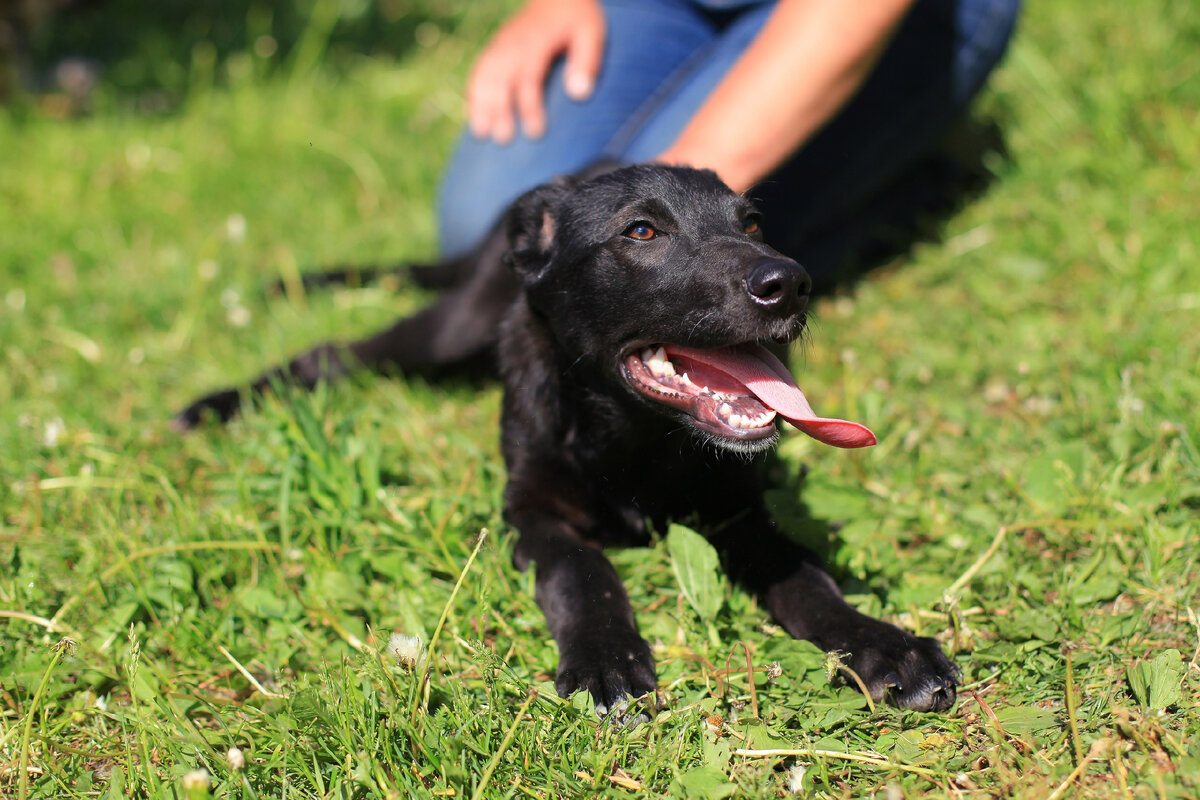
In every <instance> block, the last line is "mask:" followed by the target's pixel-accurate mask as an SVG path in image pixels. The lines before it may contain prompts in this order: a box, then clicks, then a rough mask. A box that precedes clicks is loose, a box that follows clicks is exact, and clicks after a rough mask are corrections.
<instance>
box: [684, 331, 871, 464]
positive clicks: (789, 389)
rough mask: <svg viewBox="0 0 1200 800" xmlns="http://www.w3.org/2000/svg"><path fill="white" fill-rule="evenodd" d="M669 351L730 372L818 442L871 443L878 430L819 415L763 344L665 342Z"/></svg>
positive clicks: (785, 368) (770, 406)
mask: <svg viewBox="0 0 1200 800" xmlns="http://www.w3.org/2000/svg"><path fill="white" fill-rule="evenodd" d="M666 350H667V355H668V356H670V355H672V354H678V355H681V356H683V357H684V358H689V359H691V360H693V361H697V362H699V363H701V364H705V365H706V366H709V367H712V368H713V369H717V370H720V371H721V372H724V373H726V374H727V375H730V376H731V377H733V378H735V379H736V380H737V381H738V382H740V383H742V384H744V385H745V386H746V388H747V389H749V390H750V391H751V392H753V393H754V395H755V396H756V397H757V398H758V399H759V400H761V401H762V402H763V405H765V406H767V408H770V409H772V410H773V411H775V412H776V413H777V414H779V416H781V417H783V418H784V419H786V420H787V421H788V422H790V423H792V424H793V425H795V426H796V427H797V428H799V429H800V430H802V431H804V432H805V433H807V434H808V435H809V436H811V437H813V438H814V439H816V440H817V441H819V442H824V443H825V444H831V445H833V446H834V447H870V446H871V445H873V444H875V434H873V433H871V431H870V430H869V429H868V428H867V427H866V426H865V425H860V424H858V423H857V422H849V421H847V420H844V419H830V418H828V417H818V416H817V414H816V412H815V411H813V409H812V406H810V405H809V404H808V399H807V398H806V397H805V396H804V392H802V391H800V387H799V386H797V385H796V380H795V378H793V377H792V374H791V373H790V372H788V368H787V367H785V366H784V365H783V363H782V362H781V361H780V360H779V359H778V358H776V357H775V356H773V355H772V354H771V353H770V352H769V351H767V350H766V349H764V348H762V347H757V346H749V347H742V348H736V349H735V348H729V347H727V348H722V349H720V350H694V349H692V348H690V347H679V346H676V345H667V346H666Z"/></svg>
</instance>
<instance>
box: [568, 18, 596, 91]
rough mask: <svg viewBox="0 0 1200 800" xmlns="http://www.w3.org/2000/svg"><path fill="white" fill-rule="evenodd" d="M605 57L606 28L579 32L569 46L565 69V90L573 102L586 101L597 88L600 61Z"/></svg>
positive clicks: (585, 29)
mask: <svg viewBox="0 0 1200 800" xmlns="http://www.w3.org/2000/svg"><path fill="white" fill-rule="evenodd" d="M603 55H604V28H603V25H602V24H601V26H600V27H599V28H598V29H588V28H586V27H585V28H584V29H582V30H580V31H577V32H576V33H575V35H574V36H573V37H572V38H571V42H570V44H568V45H567V61H566V65H565V66H564V68H563V88H564V89H566V92H567V96H568V97H570V98H571V99H572V100H586V99H588V98H589V97H591V96H592V90H593V89H594V88H595V87H596V76H597V75H598V74H599V73H600V61H601V59H602V57H603Z"/></svg>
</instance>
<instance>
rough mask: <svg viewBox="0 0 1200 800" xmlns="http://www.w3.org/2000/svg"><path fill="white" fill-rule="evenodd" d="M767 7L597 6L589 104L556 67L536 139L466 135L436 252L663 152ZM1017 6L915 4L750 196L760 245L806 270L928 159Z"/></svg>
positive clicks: (986, 67) (977, 0)
mask: <svg viewBox="0 0 1200 800" xmlns="http://www.w3.org/2000/svg"><path fill="white" fill-rule="evenodd" d="M772 6H773V3H772V2H761V1H759V2H744V1H743V2H738V1H737V0H726V1H725V2H721V0H709V1H708V2H699V1H698V0H697V1H696V2H689V1H688V0H604V10H605V15H606V20H607V24H608V36H607V40H606V44H605V52H604V60H603V61H602V66H601V70H600V75H599V77H598V79H597V82H596V87H595V90H594V92H593V94H592V96H591V97H590V98H589V99H588V100H586V101H584V102H576V101H574V100H572V99H570V98H569V97H567V95H566V94H565V92H564V91H563V88H562V76H561V64H560V65H559V66H558V67H556V68H555V69H554V71H552V73H551V75H550V77H549V82H548V85H547V87H546V116H547V127H546V132H545V134H544V135H543V136H542V137H541V138H540V139H528V138H525V137H523V136H521V135H520V133H518V135H517V137H516V138H515V139H514V140H513V141H512V142H511V143H509V144H507V145H497V144H495V143H494V142H491V141H481V140H478V139H475V138H473V137H471V135H470V134H469V133H467V134H464V135H463V137H462V139H461V140H460V142H459V144H458V147H457V149H456V151H455V153H454V155H453V157H452V159H451V161H450V165H449V167H448V169H447V171H446V174H445V176H444V178H443V183H442V187H441V193H440V197H439V203H438V221H439V236H440V247H441V251H442V255H444V256H447V257H453V256H456V255H461V254H462V253H463V252H465V251H466V250H469V249H470V248H471V247H473V246H474V245H475V244H476V243H477V242H478V241H479V240H480V239H482V237H483V236H484V235H486V233H487V232H488V230H490V228H491V227H492V225H493V224H494V223H495V222H496V220H497V219H498V217H499V215H500V214H501V213H502V212H503V210H504V209H505V207H507V206H508V204H509V203H511V202H512V200H514V199H515V198H516V197H517V196H519V195H520V194H521V193H522V192H524V191H525V190H527V189H530V188H532V187H534V186H537V185H538V184H541V183H544V182H546V181H547V180H549V179H551V178H553V177H554V176H556V175H561V174H566V173H571V172H575V171H578V170H580V169H582V168H583V167H585V166H587V165H588V164H591V163H592V162H594V161H597V160H599V159H602V158H604V159H612V160H616V161H621V162H637V161H645V160H649V159H652V158H654V157H655V156H656V155H657V154H658V153H660V152H662V151H663V150H665V149H666V148H667V146H668V145H670V144H671V143H672V142H673V141H674V139H675V137H676V136H677V135H678V134H679V132H680V131H681V130H682V129H683V127H684V125H685V124H686V123H687V122H688V120H689V119H690V118H691V117H692V115H693V114H694V113H695V111H696V110H697V109H698V108H699V106H700V105H701V103H703V101H704V99H705V98H706V97H707V96H708V94H709V93H710V92H711V91H712V89H713V88H714V87H715V86H716V85H717V83H718V82H719V81H720V80H721V78H722V77H723V76H724V74H725V73H726V71H727V70H728V69H729V67H730V66H731V65H732V64H733V63H734V62H735V61H736V60H737V58H738V57H739V56H740V55H741V54H742V52H743V50H745V48H746V46H747V45H748V44H749V43H750V41H751V40H752V39H753V38H754V37H755V35H757V33H758V31H759V30H760V28H761V27H762V25H763V23H764V22H765V21H766V18H767V16H768V15H769V14H770V12H771V9H772ZM847 6H848V11H849V9H851V8H852V7H853V3H852V2H848V3H847ZM1018 6H1019V0H917V3H916V4H915V5H914V7H913V8H912V9H911V10H910V12H909V14H908V15H907V16H906V17H905V19H904V21H903V22H902V23H901V25H900V27H899V29H898V30H897V32H896V35H895V36H894V38H893V40H892V41H891V43H890V44H889V46H888V49H887V50H886V51H885V52H884V54H883V56H882V57H881V59H880V61H879V63H878V65H877V66H876V68H875V70H874V71H873V72H872V74H871V76H870V77H869V78H868V79H867V81H866V83H865V84H864V85H863V86H862V87H861V88H860V89H859V91H858V93H857V94H856V95H855V96H854V98H852V99H851V101H850V102H849V103H847V105H846V106H845V107H844V108H843V109H842V110H841V111H840V112H839V113H838V114H837V116H835V117H834V119H832V120H831V121H830V122H829V124H827V125H826V126H825V127H824V128H822V129H821V130H820V131H819V132H818V133H817V135H816V136H814V137H813V138H812V139H810V140H809V142H807V143H806V144H805V145H804V146H803V147H802V148H801V149H800V150H799V151H798V152H797V153H796V154H795V155H794V156H792V158H791V159H790V160H789V161H788V162H787V163H785V164H784V165H782V166H781V167H780V168H779V169H778V170H777V171H776V172H775V173H774V174H772V175H771V176H770V177H769V178H768V179H767V180H766V181H763V182H762V183H761V184H759V185H758V186H756V187H755V188H754V189H752V190H751V192H750V194H751V196H753V197H754V199H755V200H756V201H757V203H758V204H759V206H760V207H761V208H762V210H763V211H764V213H765V214H766V218H767V227H766V232H767V238H768V241H770V242H771V244H773V245H774V246H775V247H777V248H778V249H780V250H782V251H784V252H786V253H788V254H790V255H792V256H794V257H796V258H798V259H799V260H800V261H801V263H805V261H806V260H807V259H806V254H807V253H810V252H812V253H814V256H815V251H816V250H818V249H821V248H822V247H825V249H828V247H827V243H823V242H821V239H822V236H823V234H824V232H826V231H829V230H833V229H839V230H843V231H845V230H846V229H847V227H849V228H850V229H853V215H854V212H855V210H856V209H860V208H862V207H863V206H864V205H866V204H867V203H869V202H870V201H871V199H872V197H873V196H874V195H877V194H878V193H879V192H880V191H881V190H882V189H883V188H884V187H886V186H887V185H888V184H889V183H890V182H891V180H892V179H893V178H895V177H896V176H897V175H898V174H899V173H901V172H902V171H903V170H904V169H905V168H906V167H908V166H909V165H911V164H912V163H913V162H915V161H916V160H917V159H919V158H921V157H922V156H923V155H925V154H927V153H928V152H929V151H930V150H931V149H932V148H933V147H934V146H935V145H936V144H937V143H938V141H939V139H940V138H941V137H942V136H943V135H944V133H945V132H946V131H947V129H948V128H949V127H950V126H951V125H952V124H953V123H954V122H955V121H956V120H957V119H958V118H959V117H960V116H961V115H962V114H963V112H964V111H965V109H966V107H967V105H968V104H969V102H970V100H971V98H972V97H974V96H975V94H976V93H978V91H979V89H980V88H981V87H982V86H983V83H984V80H985V79H986V78H987V76H988V74H989V73H990V72H991V71H992V69H993V68H994V67H995V66H996V64H997V63H998V62H999V60H1000V57H1001V56H1002V55H1003V53H1004V50H1005V47H1006V46H1007V44H1008V40H1009V38H1010V37H1011V35H1012V32H1013V28H1014V25H1015V21H1016V16H1017V9H1018ZM798 79H802V78H798ZM746 124H747V126H748V127H749V126H752V125H753V124H754V123H753V120H747V122H746ZM848 220H849V221H850V222H851V224H850V225H849V226H847V221H848ZM826 255H827V254H826ZM820 282H821V281H820V276H818V283H820Z"/></svg>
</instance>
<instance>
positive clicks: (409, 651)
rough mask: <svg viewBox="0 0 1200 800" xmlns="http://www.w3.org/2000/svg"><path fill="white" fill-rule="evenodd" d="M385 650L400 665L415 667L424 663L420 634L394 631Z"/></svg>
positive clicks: (423, 646) (423, 647)
mask: <svg viewBox="0 0 1200 800" xmlns="http://www.w3.org/2000/svg"><path fill="white" fill-rule="evenodd" d="M387 651H388V655H390V656H391V657H392V658H394V659H396V663H397V664H399V665H400V666H402V667H409V668H411V669H417V668H419V667H422V666H424V664H425V657H426V653H425V644H424V643H423V642H422V641H421V637H420V636H409V635H408V634H406V633H400V632H399V631H396V632H394V633H392V638H391V639H389V640H388V645H387Z"/></svg>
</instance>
